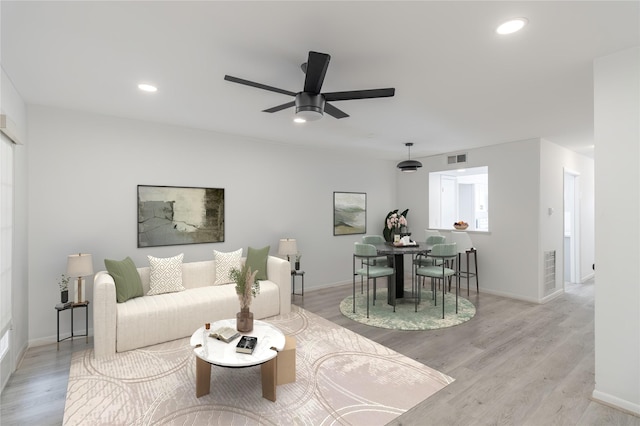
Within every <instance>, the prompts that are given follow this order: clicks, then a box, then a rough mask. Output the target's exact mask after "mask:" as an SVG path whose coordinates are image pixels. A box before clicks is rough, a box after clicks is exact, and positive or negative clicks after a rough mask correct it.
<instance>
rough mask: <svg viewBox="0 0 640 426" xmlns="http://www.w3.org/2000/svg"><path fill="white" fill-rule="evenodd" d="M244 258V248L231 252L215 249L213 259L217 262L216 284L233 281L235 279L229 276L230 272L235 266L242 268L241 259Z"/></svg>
mask: <svg viewBox="0 0 640 426" xmlns="http://www.w3.org/2000/svg"><path fill="white" fill-rule="evenodd" d="M241 258H242V249H238V250H236V251H232V252H230V253H223V252H221V251H218V250H214V251H213V259H214V261H215V263H216V281H215V282H214V283H213V284H214V285H219V284H228V283H232V282H233V280H232V279H231V278H229V272H231V270H232V269H233V268H235V269H240V267H241V266H240V259H241Z"/></svg>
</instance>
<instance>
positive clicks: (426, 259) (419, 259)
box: [414, 235, 446, 267]
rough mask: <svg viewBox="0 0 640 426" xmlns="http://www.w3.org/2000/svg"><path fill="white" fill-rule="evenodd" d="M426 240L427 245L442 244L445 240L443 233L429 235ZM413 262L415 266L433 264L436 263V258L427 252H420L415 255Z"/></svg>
mask: <svg viewBox="0 0 640 426" xmlns="http://www.w3.org/2000/svg"><path fill="white" fill-rule="evenodd" d="M426 242H427V245H428V246H430V245H431V246H432V245H435V244H444V243H445V242H446V237H445V236H444V235H430V236H428V237H427V240H426ZM414 264H415V265H416V266H417V267H421V266H433V265H436V259H434V258H432V257H430V256H429V255H428V254H420V255H418V256H416V259H415V261H414Z"/></svg>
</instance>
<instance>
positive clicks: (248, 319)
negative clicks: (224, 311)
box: [236, 308, 253, 333]
mask: <svg viewBox="0 0 640 426" xmlns="http://www.w3.org/2000/svg"><path fill="white" fill-rule="evenodd" d="M236 328H237V329H238V331H239V332H241V333H248V332H249V331H251V330H253V312H251V311H249V308H241V309H240V312H238V313H237V314H236Z"/></svg>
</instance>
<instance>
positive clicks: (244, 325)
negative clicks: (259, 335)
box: [229, 265, 260, 332]
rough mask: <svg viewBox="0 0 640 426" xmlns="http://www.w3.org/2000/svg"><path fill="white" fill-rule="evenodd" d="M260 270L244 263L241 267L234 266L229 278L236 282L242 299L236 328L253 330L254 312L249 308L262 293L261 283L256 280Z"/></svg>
mask: <svg viewBox="0 0 640 426" xmlns="http://www.w3.org/2000/svg"><path fill="white" fill-rule="evenodd" d="M257 273H258V271H253V272H252V271H251V268H250V267H248V266H247V265H244V266H243V267H242V268H241V269H238V268H232V269H231V271H230V272H229V278H231V279H232V280H233V281H234V282H235V283H236V294H237V295H238V300H239V301H240V312H238V313H237V314H236V328H237V329H238V331H241V332H249V331H251V330H253V313H252V312H251V311H250V310H249V308H250V307H251V302H252V300H253V298H254V297H256V296H257V295H258V294H259V293H260V283H259V282H258V280H256V274H257Z"/></svg>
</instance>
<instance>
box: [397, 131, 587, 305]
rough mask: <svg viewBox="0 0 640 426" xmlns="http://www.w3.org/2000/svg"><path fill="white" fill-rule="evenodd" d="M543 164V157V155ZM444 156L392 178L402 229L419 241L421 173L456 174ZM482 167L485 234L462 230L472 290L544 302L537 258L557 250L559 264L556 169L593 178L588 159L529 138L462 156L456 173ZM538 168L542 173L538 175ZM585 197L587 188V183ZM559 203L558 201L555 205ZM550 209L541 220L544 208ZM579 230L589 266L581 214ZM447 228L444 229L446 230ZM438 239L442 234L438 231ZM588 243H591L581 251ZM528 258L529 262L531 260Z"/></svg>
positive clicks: (424, 186) (423, 221)
mask: <svg viewBox="0 0 640 426" xmlns="http://www.w3.org/2000/svg"><path fill="white" fill-rule="evenodd" d="M549 156H550V157H551V158H548V157H549ZM446 157H447V155H446V154H445V155H439V156H433V157H424V158H419V159H418V160H419V161H421V162H422V165H423V167H422V168H421V169H418V171H417V172H415V173H401V172H397V174H398V186H397V192H398V194H399V196H398V205H397V206H396V207H397V208H399V209H401V210H402V209H405V208H409V209H410V211H409V218H408V219H409V226H410V228H411V229H412V232H413V233H414V234H413V235H414V236H415V238H416V239H418V240H420V239H423V238H424V236H423V232H424V229H426V228H428V227H429V226H428V224H429V221H428V219H429V186H428V178H429V172H433V171H442V170H451V169H456V168H460V165H455V164H453V165H448V164H447V161H446ZM479 166H488V168H489V229H490V232H488V233H485V232H470V236H471V238H472V240H473V244H474V246H475V247H476V248H477V249H478V265H479V266H478V274H479V275H480V277H479V278H480V287H481V290H480V291H485V292H487V293H492V294H497V295H502V296H507V297H512V298H516V299H522V300H528V301H532V302H537V303H539V302H544V301H545V300H546V299H545V298H544V293H543V287H542V284H543V282H542V279H543V277H542V263H541V262H542V256H543V251H544V250H553V249H555V250H557V256H558V257H557V259H558V260H559V262H562V259H563V257H562V253H563V245H562V235H563V228H562V227H563V225H562V207H563V204H562V203H563V201H562V200H563V198H562V194H563V168H564V167H571V168H572V169H575V170H577V171H580V172H581V173H584V175H585V180H588V179H593V160H591V159H589V158H587V157H584V156H581V155H578V154H575V153H573V152H571V151H568V150H566V149H564V148H561V147H559V146H557V145H555V144H552V143H549V142H546V141H541V140H539V139H532V140H527V141H519V142H511V143H504V144H497V145H492V146H488V147H483V148H478V149H473V150H470V151H468V155H467V162H466V163H465V164H464V168H471V167H479ZM541 170H542V171H541ZM584 189H585V191H589V190H590V189H591V190H592V186H591V187H590V186H589V185H587V186H586V187H585V188H584ZM558 200H559V201H558ZM589 200H591V203H592V200H593V198H592V196H589V195H587V196H585V197H584V202H585V205H584V206H583V207H582V210H584V211H588V210H591V211H593V204H589ZM550 205H554V206H556V212H557V214H556V215H555V216H551V217H549V216H548V214H547V207H549V206H550ZM585 217H586V218H585V219H584V223H583V227H582V232H583V233H585V234H586V236H585V237H584V238H582V239H581V240H582V242H583V245H584V246H583V247H582V251H583V260H584V262H587V261H588V262H589V263H588V265H589V267H590V265H591V263H592V261H593V221H589V220H588V219H589V218H588V213H585ZM451 225H452V224H451ZM445 234H446V233H445ZM589 244H591V245H589ZM532 259H533V261H532ZM557 270H558V272H557V277H556V287H557V288H558V290H559V291H561V290H562V274H561V272H562V263H559V264H558V265H557Z"/></svg>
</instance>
